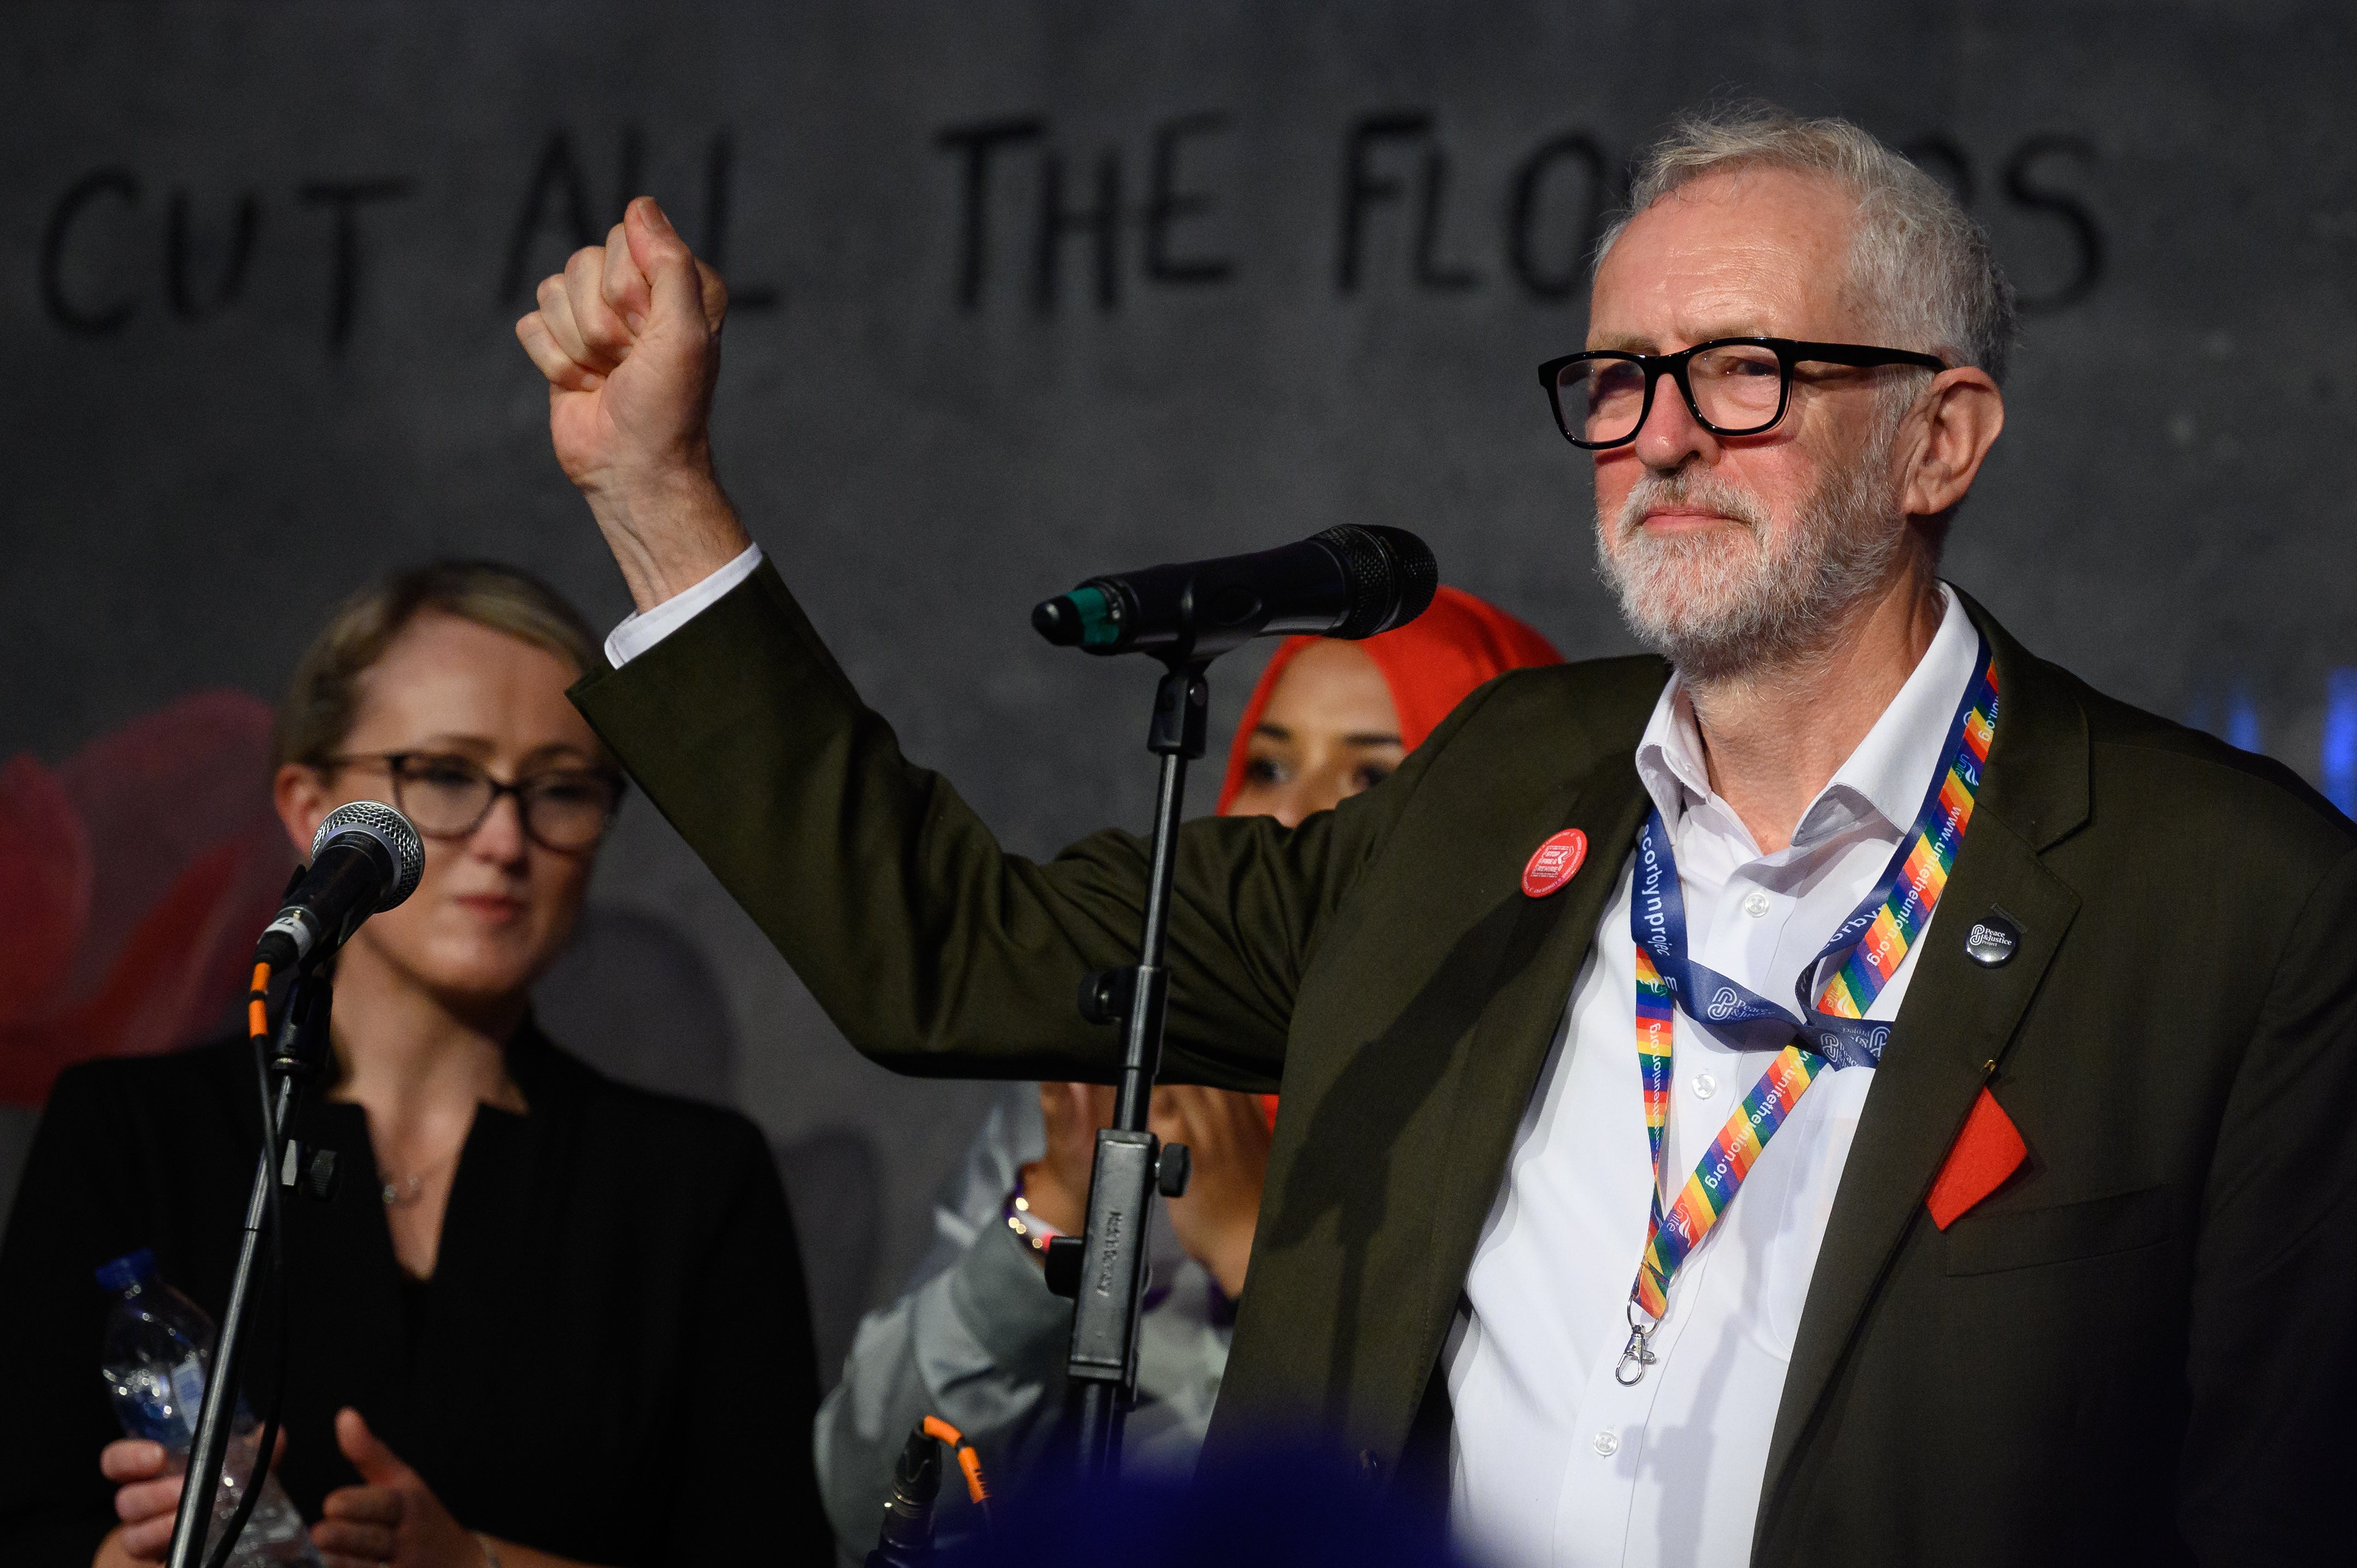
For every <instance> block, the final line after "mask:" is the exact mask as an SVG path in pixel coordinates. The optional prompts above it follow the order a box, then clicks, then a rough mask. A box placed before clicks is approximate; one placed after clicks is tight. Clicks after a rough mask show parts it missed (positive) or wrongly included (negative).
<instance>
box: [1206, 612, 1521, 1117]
mask: <svg viewBox="0 0 2357 1568" xmlns="http://www.w3.org/2000/svg"><path fill="white" fill-rule="evenodd" d="M1317 640H1318V639H1316V638H1314V637H1288V638H1286V639H1285V640H1284V641H1283V642H1280V643H1278V644H1277V645H1276V651H1275V653H1273V654H1271V655H1270V656H1269V660H1268V668H1267V669H1265V670H1264V671H1261V675H1260V682H1259V684H1257V685H1255V686H1254V687H1253V692H1252V697H1251V699H1250V700H1249V701H1247V702H1246V703H1244V716H1243V719H1241V720H1240V721H1238V723H1237V725H1236V737H1235V739H1234V740H1232V741H1231V742H1229V743H1228V777H1227V781H1226V782H1225V783H1223V784H1222V785H1221V786H1220V812H1221V814H1222V816H1224V815H1226V814H1227V810H1228V807H1229V806H1230V805H1232V803H1233V802H1234V800H1235V798H1236V793H1237V791H1238V790H1240V789H1243V787H1244V763H1245V759H1246V756H1247V754H1248V753H1249V752H1250V751H1251V749H1252V745H1251V742H1252V733H1253V731H1254V730H1255V729H1258V728H1259V727H1260V716H1261V714H1262V713H1263V712H1264V711H1265V709H1266V708H1267V707H1268V694H1269V693H1271V692H1274V691H1275V690H1276V682H1277V677H1278V676H1280V675H1283V674H1284V673H1285V667H1286V665H1288V664H1290V663H1292V662H1293V660H1294V656H1295V655H1296V654H1297V653H1299V652H1300V651H1301V650H1303V649H1305V648H1307V647H1308V646H1309V645H1310V644H1311V643H1313V642H1315V641H1317ZM1359 646H1360V647H1361V648H1363V649H1365V650H1367V657H1368V658H1370V659H1372V660H1374V661H1375V668H1376V669H1378V670H1380V671H1383V684H1384V685H1386V686H1388V687H1390V688H1391V693H1392V706H1393V707H1394V708H1395V709H1397V710H1398V712H1399V726H1400V745H1401V746H1402V747H1404V748H1405V749H1406V750H1409V751H1414V750H1415V748H1416V747H1417V746H1422V745H1423V744H1424V737H1425V736H1428V735H1430V734H1431V733H1432V732H1433V731H1434V730H1435V729H1437V728H1438V727H1439V725H1440V721H1441V720H1443V719H1445V718H1447V717H1448V715H1449V713H1450V711H1451V710H1453V709H1454V708H1455V707H1456V706H1457V704H1458V703H1461V702H1463V701H1464V700H1465V699H1466V698H1467V697H1469V696H1471V695H1472V694H1473V689H1474V688H1475V687H1477V686H1479V685H1480V684H1482V682H1486V681H1488V680H1489V679H1491V677H1492V676H1496V675H1502V674H1504V673H1505V672H1506V671H1509V670H1522V669H1525V668H1527V667H1529V666H1531V665H1534V664H1560V663H1562V662H1563V655H1562V654H1560V653H1557V652H1556V651H1555V644H1553V643H1551V642H1549V641H1548V640H1547V639H1545V638H1544V637H1541V636H1540V635H1539V634H1538V633H1537V632H1535V631H1533V630H1532V629H1531V628H1529V627H1527V626H1525V625H1523V623H1522V622H1521V621H1519V620H1516V619H1515V618H1513V617H1512V616H1510V615H1508V614H1507V613H1506V612H1505V611H1503V610H1501V609H1500V608H1498V607H1496V606H1494V605H1488V604H1484V603H1482V602H1481V601H1480V599H1477V598H1475V597H1474V596H1472V595H1470V594H1468V593H1462V592H1459V591H1458V589H1455V588H1450V587H1445V586H1444V587H1442V588H1440V589H1438V590H1437V591H1436V592H1435V593H1434V594H1433V596H1432V604H1431V606H1430V607H1428V608H1427V609H1426V611H1425V612H1424V613H1423V614H1422V615H1420V616H1418V617H1416V618H1415V619H1414V620H1412V621H1410V622H1408V623H1407V624H1406V625H1405V626H1404V627H1402V628H1399V629H1398V630H1397V631H1386V632H1383V633H1382V634H1381V635H1379V636H1375V637H1371V638H1368V639H1366V640H1365V641H1363V642H1361V643H1360V644H1359ZM1260 1104H1261V1112H1262V1113H1263V1114H1264V1115H1265V1116H1266V1117H1267V1118H1268V1124H1269V1125H1270V1126H1271V1127H1275V1125H1276V1096H1275V1095H1274V1094H1264V1095H1262V1096H1261V1097H1260Z"/></svg>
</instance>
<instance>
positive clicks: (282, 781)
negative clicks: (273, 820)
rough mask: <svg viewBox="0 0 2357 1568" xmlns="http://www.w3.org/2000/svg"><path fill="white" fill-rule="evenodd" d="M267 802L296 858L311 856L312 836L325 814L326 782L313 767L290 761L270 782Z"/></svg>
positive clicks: (326, 812) (326, 802)
mask: <svg viewBox="0 0 2357 1568" xmlns="http://www.w3.org/2000/svg"><path fill="white" fill-rule="evenodd" d="M270 803H271V804H272V805H273V806H274V807H276V808H277V811H278V820H279V822H281V823H283V824H284V825H285V829H286V838H287V842H288V843H292V844H293V845H294V846H295V854H296V858H297V859H301V860H308V859H309V858H310V857H311V837H312V835H313V834H315V833H317V832H318V831H319V824H320V823H321V822H324V821H326V820H327V816H328V781H327V779H325V778H323V777H321V776H320V773H319V770H318V769H317V768H311V767H307V766H306V765H305V764H303V763H300V762H289V763H287V764H285V766H284V767H282V768H279V769H278V774H277V777H275V778H274V779H272V780H271V781H270Z"/></svg>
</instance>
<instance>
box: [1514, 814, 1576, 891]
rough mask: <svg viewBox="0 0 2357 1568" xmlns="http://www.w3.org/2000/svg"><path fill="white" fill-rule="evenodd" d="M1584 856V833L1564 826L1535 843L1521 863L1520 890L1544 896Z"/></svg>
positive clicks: (1567, 878)
mask: <svg viewBox="0 0 2357 1568" xmlns="http://www.w3.org/2000/svg"><path fill="white" fill-rule="evenodd" d="M1586 860H1587V834H1586V833H1584V832H1580V831H1579V830H1578V829H1577V828H1566V829H1564V830H1563V832H1559V833H1557V834H1555V837H1553V838H1551V839H1549V840H1547V841H1546V843H1543V844H1541V845H1539V848H1538V853H1537V854H1534V855H1532V856H1531V863H1530V864H1529V865H1525V866H1524V867H1523V892H1524V893H1527V894H1529V895H1530V896H1531V897H1534V898H1544V897H1546V896H1547V895H1548V894H1550V893H1552V892H1554V891H1555V889H1556V888H1558V887H1561V886H1563V885H1564V884H1565V883H1566V882H1568V881H1570V880H1571V879H1572V877H1573V876H1574V875H1577V872H1578V870H1579V867H1580V865H1581V863H1582V862H1584V861H1586Z"/></svg>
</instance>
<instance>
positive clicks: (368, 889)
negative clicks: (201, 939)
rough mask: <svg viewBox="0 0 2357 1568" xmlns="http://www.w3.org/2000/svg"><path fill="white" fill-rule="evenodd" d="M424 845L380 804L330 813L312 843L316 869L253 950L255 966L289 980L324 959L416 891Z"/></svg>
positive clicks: (406, 824) (394, 813) (404, 821)
mask: <svg viewBox="0 0 2357 1568" xmlns="http://www.w3.org/2000/svg"><path fill="white" fill-rule="evenodd" d="M424 872H425V843H424V841H423V840H421V839H419V838H418V836H417V830H416V829H415V828H414V827H411V826H410V825H409V819H408V818H407V817H404V816H403V815H402V814H401V813H400V812H399V811H394V810H393V808H392V807H391V806H387V805H384V804H382V802H380V801H376V800H353V801H351V802H350V803H348V804H346V805H341V806H339V807H337V808H336V809H335V810H334V811H329V812H328V820H327V821H326V822H321V823H320V824H319V831H318V832H317V834H316V835H315V836H314V837H313V838H312V840H311V866H310V869H309V870H308V871H307V872H305V873H304V874H303V879H302V880H301V881H300V882H298V883H296V885H295V891H294V892H293V893H291V894H289V895H288V896H287V899H286V907H285V908H283V909H281V910H279V911H278V918H276V919H274V920H273V921H271V922H270V925H269V928H268V929H265V930H264V932H263V933H262V940H261V941H259V942H258V943H256V944H255V945H254V949H253V961H254V962H256V963H266V964H268V965H269V966H270V967H271V968H272V969H274V970H275V971H278V972H285V971H287V970H290V969H293V968H294V967H296V965H297V964H300V963H302V962H303V961H305V960H307V959H309V958H311V957H313V956H315V954H316V956H317V957H319V958H325V957H327V956H328V954H329V953H332V952H334V951H335V950H337V949H338V948H339V947H342V946H343V945H344V941H345V939H346V938H348V937H350V935H351V934H352V932H353V931H354V930H356V929H359V927H360V923H361V921H362V920H365V919H367V918H369V917H370V916H371V915H374V914H377V913H380V912H381V911H382V910H386V909H390V908H393V906H394V905H396V904H398V903H400V902H401V901H402V900H403V899H404V898H406V897H409V896H410V894H411V893H412V892H414V891H415V890H416V887H417V879H418V877H419V876H420V875H423V874H424Z"/></svg>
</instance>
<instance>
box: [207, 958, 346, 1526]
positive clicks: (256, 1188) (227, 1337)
mask: <svg viewBox="0 0 2357 1568" xmlns="http://www.w3.org/2000/svg"><path fill="white" fill-rule="evenodd" d="M334 972H335V971H334V965H333V964H332V963H322V964H314V965H307V966H305V967H303V968H301V969H298V970H297V971H296V974H295V980H294V983H293V984H292V985H290V986H289V987H288V988H287V992H286V1000H285V1004H284V1005H283V1007H282V1009H281V1011H280V1015H279V1021H278V1033H277V1036H276V1037H275V1043H274V1047H273V1048H272V1050H271V1052H270V1054H269V1058H268V1059H267V1061H266V1062H265V1061H264V1059H263V1053H262V1050H261V1047H260V1044H259V1042H257V1043H256V1046H255V1050H254V1057H255V1061H254V1067H255V1071H256V1077H257V1082H256V1090H257V1092H258V1094H259V1095H260V1105H261V1109H262V1110H263V1112H264V1114H265V1116H266V1117H267V1118H268V1125H267V1127H266V1128H265V1130H264V1143H263V1147H262V1149H261V1151H260V1152H259V1153H258V1154H256V1155H255V1156H254V1166H253V1189H252V1192H251V1194H250V1195H249V1196H248V1197H247V1199H246V1204H245V1229H244V1232H243V1235H242V1237H241V1239H240V1240H239V1242H238V1253H237V1272H236V1273H234V1274H232V1275H231V1279H230V1290H229V1305H228V1307H227V1309H226V1310H225V1311H223V1312H222V1314H221V1335H220V1337H219V1339H218V1340H217V1341H216V1342H215V1344H214V1347H213V1359H212V1371H211V1374H210V1376H209V1377H208V1378H207V1379H206V1380H205V1398H204V1403H203V1404H202V1405H201V1406H200V1407H199V1412H198V1416H197V1434H196V1441H195V1442H194V1443H193V1444H191V1445H190V1446H189V1449H188V1468H187V1470H186V1472H185V1477H186V1479H185V1481H184V1484H183V1485H182V1486H181V1488H180V1507H179V1513H178V1517H177V1518H176V1519H175V1520H174V1521H173V1524H172V1543H171V1552H170V1555H169V1557H168V1558H167V1560H166V1561H167V1568H202V1565H203V1563H204V1555H203V1554H204V1550H205V1536H206V1533H207V1531H208V1530H210V1528H211V1525H212V1504H213V1496H214V1494H215V1493H216V1492H217V1491H219V1490H220V1487H221V1466H222V1465H223V1463H224V1461H225V1460H227V1458H228V1456H229V1439H230V1430H231V1425H232V1423H233V1415H234V1412H235V1411H236V1409H237V1387H238V1369H239V1362H240V1360H241V1359H242V1357H243V1353H244V1350H245V1331H246V1328H247V1326H248V1325H249V1321H250V1319H251V1318H252V1316H253V1275H254V1265H255V1261H256V1259H257V1258H258V1257H259V1255H260V1252H261V1248H262V1240H263V1237H264V1233H265V1231H272V1232H274V1230H275V1220H276V1219H277V1215H278V1203H277V1197H278V1195H277V1192H276V1190H274V1187H273V1185H272V1184H273V1182H274V1181H275V1182H276V1183H277V1184H278V1185H279V1186H280V1187H301V1188H302V1189H303V1190H304V1191H305V1192H307V1193H308V1194H309V1195H310V1196H311V1197H314V1198H317V1199H321V1200H324V1199H326V1198H327V1197H329V1196H331V1195H332V1194H333V1192H334V1190H335V1184H336V1174H337V1172H336V1165H337V1161H336V1155H335V1151H333V1150H331V1149H313V1150H309V1151H307V1157H305V1156H304V1154H302V1153H298V1150H297V1147H296V1144H292V1143H285V1144H283V1145H282V1140H283V1139H284V1137H285V1131H286V1129H287V1127H288V1126H289V1125H290V1124H291V1123H292V1122H294V1120H295V1113H296V1107H297V1105H298V1104H299V1102H300V1101H301V1098H302V1092H303V1089H304V1087H305V1086H306V1085H307V1084H309V1083H311V1082H313V1081H315V1080H317V1079H319V1078H321V1077H323V1076H325V1074H326V1071H327V1066H328V1009H329V1007H330V1006H331V1005H332V1004H333V1002H334V999H335V982H334ZM281 1146H283V1147H284V1149H285V1158H284V1159H283V1160H279V1161H274V1159H273V1158H272V1152H273V1150H274V1149H275V1148H279V1147H281ZM274 1165H275V1166H276V1167H277V1168H275V1169H274V1168H273V1167H274ZM279 1239H280V1238H279V1237H278V1235H276V1234H275V1233H273V1234H272V1243H273V1247H272V1251H273V1257H274V1262H275V1264H276V1269H275V1272H277V1273H279V1274H280V1276H281V1279H280V1283H281V1285H282V1287H283V1285H284V1283H285V1281H284V1274H285V1261H284V1259H283V1258H279V1257H277V1245H276V1244H277V1241H278V1240H279ZM287 1328H288V1326H287V1325H286V1324H285V1323H284V1322H281V1323H280V1324H279V1326H278V1331H279V1334H280V1336H281V1337H282V1341H283V1337H284V1336H285V1334H286V1332H287ZM280 1372H281V1376H280V1381H281V1382H282V1383H283V1382H284V1380H285V1376H284V1373H285V1369H284V1366H283V1364H282V1366H281V1369H280ZM277 1422H278V1412H277V1411H276V1409H275V1408H273V1409H272V1411H271V1413H270V1416H269V1419H268V1421H267V1422H266V1423H265V1424H264V1429H263V1431H262V1433H261V1443H260V1444H258V1445H257V1446H256V1448H255V1451H254V1460H253V1464H254V1471H253V1476H251V1477H248V1479H247V1485H246V1488H245V1490H246V1495H245V1497H244V1498H242V1499H241V1500H240V1506H239V1508H238V1510H237V1512H236V1514H235V1515H234V1516H232V1517H231V1520H229V1525H230V1528H231V1530H234V1531H237V1532H240V1533H242V1531H243V1530H244V1528H245V1521H246V1520H247V1519H248V1518H249V1517H250V1516H251V1515H252V1513H253V1504H254V1500H255V1498H257V1497H258V1496H259V1495H260V1491H261V1487H260V1485H259V1482H260V1477H262V1476H263V1474H264V1466H267V1465H268V1464H269V1462H270V1449H271V1448H272V1447H274V1445H275V1439H276V1435H277V1434H276V1430H275V1429H276V1426H277ZM231 1539H232V1540H234V1539H235V1537H234V1535H232V1537H231ZM215 1555H216V1556H217V1557H219V1558H221V1560H222V1561H224V1562H225V1561H226V1560H227V1558H228V1552H227V1551H226V1550H222V1551H219V1552H216V1553H215Z"/></svg>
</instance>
